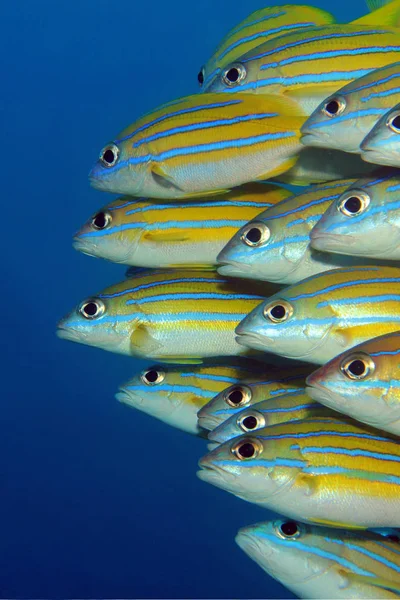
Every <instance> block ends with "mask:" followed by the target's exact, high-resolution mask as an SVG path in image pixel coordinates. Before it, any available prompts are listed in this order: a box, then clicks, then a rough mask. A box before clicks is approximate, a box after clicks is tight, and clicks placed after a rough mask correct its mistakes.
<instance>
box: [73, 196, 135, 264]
mask: <svg viewBox="0 0 400 600" xmlns="http://www.w3.org/2000/svg"><path fill="white" fill-rule="evenodd" d="M134 202H135V201H134V200H132V199H131V198H128V197H121V198H119V199H118V200H116V201H115V202H113V203H112V204H110V205H108V206H106V207H104V208H102V209H101V210H99V211H98V212H96V213H95V214H94V215H93V216H92V217H91V218H90V219H89V220H88V221H86V223H85V224H84V225H83V226H82V227H81V228H80V229H79V231H78V232H77V233H76V234H75V236H74V238H73V246H74V248H75V249H76V250H78V251H79V252H83V253H84V254H88V255H89V256H95V257H97V258H105V259H107V260H111V261H112V262H115V263H122V264H131V263H132V262H133V261H134V260H135V256H136V254H137V251H138V247H139V243H140V240H141V238H142V236H143V234H144V231H145V229H144V225H143V226H142V227H141V223H140V221H136V222H133V223H128V222H127V218H128V217H127V212H129V211H126V209H125V206H126V205H127V204H128V205H132V204H133V203H134ZM120 207H121V208H120ZM122 207H124V208H122Z"/></svg>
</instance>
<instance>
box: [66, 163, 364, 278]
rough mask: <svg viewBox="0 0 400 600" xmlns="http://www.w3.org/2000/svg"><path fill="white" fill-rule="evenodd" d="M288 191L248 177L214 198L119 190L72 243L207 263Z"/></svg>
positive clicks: (148, 263) (96, 251) (173, 264)
mask: <svg viewBox="0 0 400 600" xmlns="http://www.w3.org/2000/svg"><path fill="white" fill-rule="evenodd" d="M364 164H366V163H364ZM290 195H291V193H290V192H289V191H288V190H286V189H284V188H283V187H279V186H277V185H267V184H263V183H252V184H247V185H244V186H242V187H241V188H237V189H235V190H233V191H232V192H228V193H226V194H221V195H219V196H216V197H215V198H209V197H206V198H199V199H197V200H195V199H193V200H187V201H183V200H181V201H180V202H179V203H172V202H168V203H160V202H158V203H156V202H154V201H152V200H150V199H149V198H143V199H141V198H131V197H129V196H123V197H120V198H118V199H117V200H114V201H113V202H111V203H110V204H108V205H107V206H105V207H103V208H102V209H101V210H100V211H98V212H96V213H95V214H94V215H93V216H92V217H91V218H90V219H89V220H88V221H87V222H86V223H85V224H84V225H83V227H81V229H80V230H79V231H78V233H77V234H76V235H75V237H74V242H73V245H74V248H75V249H76V250H79V251H80V252H84V253H85V254H88V255H90V256H96V257H100V258H105V259H107V260H111V261H113V262H118V263H123V264H127V265H137V266H140V267H148V268H160V267H164V268H183V267H185V268H191V269H196V268H201V269H204V268H206V267H210V268H212V267H214V266H215V265H216V262H217V254H218V252H219V251H220V250H222V248H223V247H224V245H225V243H226V242H228V240H229V239H230V238H231V237H232V235H233V234H234V233H235V232H236V231H237V230H238V228H239V227H241V226H242V225H244V224H245V223H246V222H247V221H248V220H249V219H251V218H253V217H254V216H256V215H257V214H258V213H259V212H260V211H261V210H264V209H265V208H268V207H270V206H273V205H274V204H276V203H277V202H280V201H281V200H283V199H284V198H287V197H288V196H290Z"/></svg>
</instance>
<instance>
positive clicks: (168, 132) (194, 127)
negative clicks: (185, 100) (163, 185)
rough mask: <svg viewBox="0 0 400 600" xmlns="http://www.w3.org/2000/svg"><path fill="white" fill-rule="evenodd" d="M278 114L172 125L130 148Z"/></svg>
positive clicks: (252, 115)
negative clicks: (173, 136) (187, 133)
mask: <svg viewBox="0 0 400 600" xmlns="http://www.w3.org/2000/svg"><path fill="white" fill-rule="evenodd" d="M278 116H279V115H278V113H257V114H256V115H254V114H251V115H240V116H239V117H230V118H227V119H215V120H214V121H203V122H200V123H190V124H189V125H181V126H180V127H172V128H171V129H165V130H164V131H159V132H158V133H154V134H153V135H149V136H148V137H145V138H142V139H140V140H138V141H137V142H134V143H133V144H132V148H138V147H139V146H141V145H142V144H146V143H147V142H153V141H154V140H159V139H162V138H164V137H170V136H172V135H176V134H179V133H186V132H188V131H199V130H203V129H213V128H214V127H227V126H228V125H237V123H246V122H247V121H252V120H253V119H254V118H257V119H272V118H273V117H278Z"/></svg>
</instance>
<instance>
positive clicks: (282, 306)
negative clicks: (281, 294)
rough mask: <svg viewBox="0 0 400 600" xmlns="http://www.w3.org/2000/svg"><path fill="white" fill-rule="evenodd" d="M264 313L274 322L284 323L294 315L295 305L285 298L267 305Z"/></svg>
mask: <svg viewBox="0 0 400 600" xmlns="http://www.w3.org/2000/svg"><path fill="white" fill-rule="evenodd" d="M263 314H264V317H265V318H266V319H269V320H270V321H272V322H273V323H283V322H284V321H287V320H288V319H289V318H290V317H291V316H292V315H293V306H292V305H291V304H289V302H286V301H285V300H278V301H274V302H272V303H271V304H267V305H266V307H265V308H264V311H263Z"/></svg>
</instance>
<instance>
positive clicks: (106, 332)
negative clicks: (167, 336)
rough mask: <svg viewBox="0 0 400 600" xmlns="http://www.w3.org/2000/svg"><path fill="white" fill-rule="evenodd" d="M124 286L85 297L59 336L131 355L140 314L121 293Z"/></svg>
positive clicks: (60, 327) (62, 325)
mask: <svg viewBox="0 0 400 600" xmlns="http://www.w3.org/2000/svg"><path fill="white" fill-rule="evenodd" d="M125 285H126V283H125V282H124V284H122V285H117V286H112V287H111V288H108V289H107V290H105V291H104V292H102V293H100V294H97V295H94V296H90V297H88V298H85V300H83V301H82V302H80V303H79V304H78V305H77V306H76V307H75V308H74V309H73V310H72V311H71V312H70V313H69V314H67V315H66V316H65V317H64V318H63V319H61V321H59V323H58V326H57V335H58V337H60V338H62V339H66V340H70V341H72V342H78V343H80V344H86V345H89V346H95V347H97V348H102V349H104V350H109V351H111V352H117V353H120V354H130V336H131V333H132V330H133V329H134V328H135V324H137V323H138V322H139V321H140V313H139V312H133V311H135V307H134V306H127V305H126V302H125V300H124V298H123V296H120V294H119V288H120V287H124V286H125Z"/></svg>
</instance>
